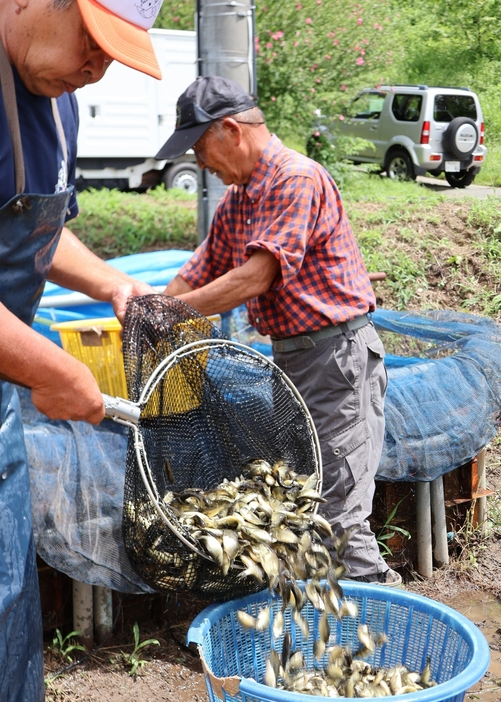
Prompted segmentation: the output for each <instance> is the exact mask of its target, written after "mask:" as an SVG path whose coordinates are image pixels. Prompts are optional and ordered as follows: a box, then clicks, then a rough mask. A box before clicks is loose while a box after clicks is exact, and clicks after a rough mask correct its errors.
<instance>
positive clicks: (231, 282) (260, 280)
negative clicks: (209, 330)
mask: <svg viewBox="0 0 501 702" xmlns="http://www.w3.org/2000/svg"><path fill="white" fill-rule="evenodd" d="M279 271H280V264H279V262H278V261H277V259H276V258H275V256H274V255H273V254H272V253H270V252H269V251H267V250H265V249H260V250H258V251H256V252H255V253H253V254H252V256H251V257H250V258H249V259H248V260H247V261H246V263H244V264H243V265H242V266H238V267H237V268H233V270H231V271H228V273H225V274H224V275H222V276H221V277H220V278H217V279H216V280H213V281H212V282H211V283H208V284H207V285H204V286H203V287H201V288H198V289H197V290H192V291H190V292H184V293H177V294H176V295H175V296H176V297H179V299H181V300H183V301H184V302H186V303H187V304H188V305H191V306H192V307H194V308H195V309H196V310H198V311H199V312H201V313H202V314H204V315H206V316H207V315H211V314H217V313H218V312H228V311H229V310H232V309H235V307H239V306H240V305H242V304H243V303H244V302H247V301H248V300H252V299H253V298H254V297H258V296H259V295H263V294H264V293H266V292H268V290H269V289H270V288H271V286H272V284H273V281H274V280H275V278H276V276H277V274H278V273H279ZM185 285H187V284H186V283H185ZM166 292H167V291H166ZM168 294H172V293H170V292H169V293H168Z"/></svg>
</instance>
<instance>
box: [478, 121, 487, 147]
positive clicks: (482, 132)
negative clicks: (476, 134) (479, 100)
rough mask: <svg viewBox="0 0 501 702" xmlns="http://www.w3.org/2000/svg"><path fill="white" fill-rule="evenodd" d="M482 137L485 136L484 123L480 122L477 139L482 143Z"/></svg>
mask: <svg viewBox="0 0 501 702" xmlns="http://www.w3.org/2000/svg"><path fill="white" fill-rule="evenodd" d="M484 137H485V127H484V123H483V122H482V123H481V124H480V139H479V141H478V143H479V144H483V143H484Z"/></svg>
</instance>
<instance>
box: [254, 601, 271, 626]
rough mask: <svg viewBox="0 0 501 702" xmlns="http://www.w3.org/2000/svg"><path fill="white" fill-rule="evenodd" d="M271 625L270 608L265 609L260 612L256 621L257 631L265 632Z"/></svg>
mask: <svg viewBox="0 0 501 702" xmlns="http://www.w3.org/2000/svg"><path fill="white" fill-rule="evenodd" d="M269 625H270V608H269V607H263V608H262V609H260V610H259V612H258V615H257V619H256V631H264V630H265V629H267V628H268V627H269Z"/></svg>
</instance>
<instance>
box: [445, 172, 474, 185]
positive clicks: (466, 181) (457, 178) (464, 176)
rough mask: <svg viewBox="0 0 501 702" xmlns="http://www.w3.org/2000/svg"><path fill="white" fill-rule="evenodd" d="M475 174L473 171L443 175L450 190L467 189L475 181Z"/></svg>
mask: <svg viewBox="0 0 501 702" xmlns="http://www.w3.org/2000/svg"><path fill="white" fill-rule="evenodd" d="M475 175H476V174H475V173H474V172H473V170H469V171H466V170H464V171H459V173H447V172H446V173H445V179H446V181H447V182H448V183H449V185H450V186H451V188H467V187H468V185H471V184H472V183H473V181H474V180H475Z"/></svg>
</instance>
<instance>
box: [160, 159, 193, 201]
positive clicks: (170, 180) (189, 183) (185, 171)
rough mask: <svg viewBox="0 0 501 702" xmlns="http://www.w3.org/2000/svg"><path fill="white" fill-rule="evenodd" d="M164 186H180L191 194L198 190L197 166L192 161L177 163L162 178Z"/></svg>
mask: <svg viewBox="0 0 501 702" xmlns="http://www.w3.org/2000/svg"><path fill="white" fill-rule="evenodd" d="M162 180H163V182H164V185H165V187H166V188H180V189H181V190H184V191H185V192H187V193H190V194H191V195H192V194H194V193H196V192H197V190H198V168H197V167H196V166H195V164H194V163H177V164H176V165H175V166H171V167H170V168H169V170H168V171H166V173H164V176H163V178H162Z"/></svg>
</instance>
